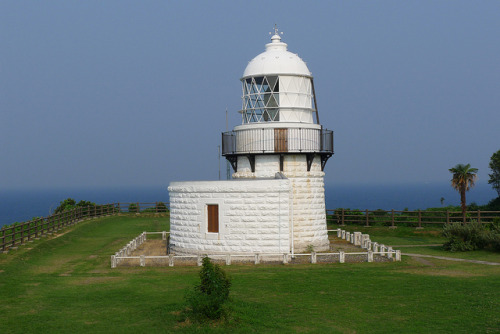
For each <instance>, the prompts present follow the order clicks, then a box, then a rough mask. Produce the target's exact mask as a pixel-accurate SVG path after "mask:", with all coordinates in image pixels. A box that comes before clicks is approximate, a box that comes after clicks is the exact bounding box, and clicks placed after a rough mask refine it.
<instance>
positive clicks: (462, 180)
mask: <svg viewBox="0 0 500 334" xmlns="http://www.w3.org/2000/svg"><path fill="white" fill-rule="evenodd" d="M449 171H450V173H452V174H453V178H452V179H451V186H452V187H453V188H455V189H456V190H457V191H458V192H459V193H460V203H461V206H462V216H463V220H464V223H465V211H466V210H467V203H466V201H465V193H466V192H467V191H469V189H471V188H472V187H474V182H475V181H476V176H477V175H476V173H477V168H471V166H470V164H467V165H463V164H458V165H456V166H455V167H453V168H450V169H449Z"/></svg>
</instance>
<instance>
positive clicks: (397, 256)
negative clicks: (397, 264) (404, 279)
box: [396, 249, 401, 261]
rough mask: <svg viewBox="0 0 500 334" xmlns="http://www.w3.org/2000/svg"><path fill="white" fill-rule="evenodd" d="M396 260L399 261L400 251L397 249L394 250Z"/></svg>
mask: <svg viewBox="0 0 500 334" xmlns="http://www.w3.org/2000/svg"><path fill="white" fill-rule="evenodd" d="M396 261H401V251H400V250H399V249H397V250H396Z"/></svg>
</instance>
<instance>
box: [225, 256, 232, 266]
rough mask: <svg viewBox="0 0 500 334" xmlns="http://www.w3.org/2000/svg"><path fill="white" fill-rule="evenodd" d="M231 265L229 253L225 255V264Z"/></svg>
mask: <svg viewBox="0 0 500 334" xmlns="http://www.w3.org/2000/svg"><path fill="white" fill-rule="evenodd" d="M230 265H231V254H227V255H226V266H230Z"/></svg>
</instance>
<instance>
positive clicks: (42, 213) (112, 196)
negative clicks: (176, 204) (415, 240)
mask: <svg viewBox="0 0 500 334" xmlns="http://www.w3.org/2000/svg"><path fill="white" fill-rule="evenodd" d="M325 196H326V208H327V209H336V208H350V209H360V210H365V209H368V210H376V209H383V210H391V209H395V210H404V209H405V208H408V209H409V210H417V209H426V208H429V207H439V206H441V201H440V199H441V197H444V199H445V200H444V205H445V206H447V205H459V204H460V196H459V194H458V193H457V192H456V191H455V190H454V189H453V188H452V187H451V186H450V185H449V184H448V183H443V184H406V185H403V184H399V185H348V184H342V185H337V184H327V185H326V187H325ZM496 196H497V193H496V192H495V191H493V190H492V188H491V186H490V185H488V184H486V183H479V184H477V185H476V187H474V188H473V189H471V190H470V191H469V192H468V193H467V203H472V202H475V203H477V204H479V205H483V204H487V203H488V202H489V201H490V200H491V199H493V198H496ZM68 197H71V198H73V199H75V200H76V201H77V202H78V201H80V200H86V201H91V202H95V203H97V204H106V203H115V202H121V203H129V202H143V203H154V202H157V201H158V202H159V201H161V202H168V201H169V196H168V191H167V185H164V186H147V187H146V186H143V187H138V186H130V187H106V188H57V189H17V190H0V226H2V225H8V224H12V223H14V222H23V221H27V220H30V219H31V218H33V217H46V216H48V215H49V214H50V213H51V212H53V211H54V210H55V208H56V207H57V206H58V205H59V202H61V201H63V200H64V199H66V198H68Z"/></svg>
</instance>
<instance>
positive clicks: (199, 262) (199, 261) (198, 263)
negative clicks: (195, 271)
mask: <svg viewBox="0 0 500 334" xmlns="http://www.w3.org/2000/svg"><path fill="white" fill-rule="evenodd" d="M196 264H197V265H198V267H201V264H202V261H201V255H198V259H197V260H196Z"/></svg>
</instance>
